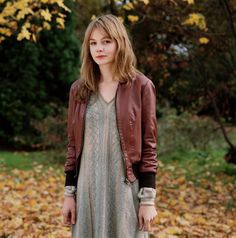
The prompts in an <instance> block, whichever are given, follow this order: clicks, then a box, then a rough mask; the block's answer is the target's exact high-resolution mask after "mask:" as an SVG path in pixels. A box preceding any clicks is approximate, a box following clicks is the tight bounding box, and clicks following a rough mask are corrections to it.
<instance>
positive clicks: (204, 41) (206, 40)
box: [199, 37, 209, 44]
mask: <svg viewBox="0 0 236 238" xmlns="http://www.w3.org/2000/svg"><path fill="white" fill-rule="evenodd" d="M199 42H200V44H207V43H208V42H209V39H208V38H206V37H201V38H199Z"/></svg>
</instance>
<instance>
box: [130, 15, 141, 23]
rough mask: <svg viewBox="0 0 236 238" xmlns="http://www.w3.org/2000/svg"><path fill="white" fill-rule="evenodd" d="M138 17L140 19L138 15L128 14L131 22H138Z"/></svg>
mask: <svg viewBox="0 0 236 238" xmlns="http://www.w3.org/2000/svg"><path fill="white" fill-rule="evenodd" d="M138 19H139V17H138V16H134V15H128V20H129V21H130V22H137V21H138Z"/></svg>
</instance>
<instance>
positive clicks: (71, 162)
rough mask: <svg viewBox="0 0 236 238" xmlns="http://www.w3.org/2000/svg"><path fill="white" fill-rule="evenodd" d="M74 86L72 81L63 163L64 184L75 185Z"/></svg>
mask: <svg viewBox="0 0 236 238" xmlns="http://www.w3.org/2000/svg"><path fill="white" fill-rule="evenodd" d="M75 89H76V88H75V86H74V83H73V84H72V85H71V88H70V93H69V104H68V116H67V153H66V161H65V164H64V173H65V175H66V179H65V186H75V185H76V179H75V178H74V175H75V173H76V169H75V168H76V151H75V137H74V130H73V117H74V116H73V115H74V112H75V106H76V101H75Z"/></svg>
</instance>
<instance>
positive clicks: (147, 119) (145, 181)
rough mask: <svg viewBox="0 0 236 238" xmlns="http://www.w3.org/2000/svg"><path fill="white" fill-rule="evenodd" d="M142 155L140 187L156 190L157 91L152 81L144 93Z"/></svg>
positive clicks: (145, 87) (148, 83) (146, 86)
mask: <svg viewBox="0 0 236 238" xmlns="http://www.w3.org/2000/svg"><path fill="white" fill-rule="evenodd" d="M141 123H142V154H141V161H140V164H139V187H140V188H142V187H151V188H155V187H156V186H155V178H156V172H157V167H158V160H157V120H156V89H155V86H154V84H153V83H152V81H151V80H148V82H147V83H146V84H145V86H144V89H143V91H142V119H141Z"/></svg>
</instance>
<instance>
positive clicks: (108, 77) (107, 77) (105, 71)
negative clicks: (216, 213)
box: [99, 65, 115, 83]
mask: <svg viewBox="0 0 236 238" xmlns="http://www.w3.org/2000/svg"><path fill="white" fill-rule="evenodd" d="M99 68H100V72H101V79H100V80H101V82H106V83H111V82H114V81H115V77H114V75H113V73H112V70H111V67H110V65H102V66H100V67H99Z"/></svg>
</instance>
